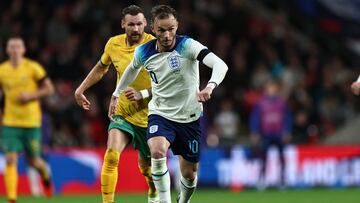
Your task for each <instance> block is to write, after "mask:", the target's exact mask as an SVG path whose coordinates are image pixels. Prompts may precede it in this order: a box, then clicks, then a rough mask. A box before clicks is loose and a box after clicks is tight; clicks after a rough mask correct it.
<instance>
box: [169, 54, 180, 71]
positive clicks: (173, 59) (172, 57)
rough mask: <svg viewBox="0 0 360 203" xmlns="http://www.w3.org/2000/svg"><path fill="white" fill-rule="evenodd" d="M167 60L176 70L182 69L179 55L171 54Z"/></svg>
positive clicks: (171, 67)
mask: <svg viewBox="0 0 360 203" xmlns="http://www.w3.org/2000/svg"><path fill="white" fill-rule="evenodd" d="M167 61H168V64H169V67H170V69H171V70H173V71H174V72H177V71H180V60H179V57H178V56H175V55H170V56H168V58H167Z"/></svg>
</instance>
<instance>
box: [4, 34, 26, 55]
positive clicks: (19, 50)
mask: <svg viewBox="0 0 360 203" xmlns="http://www.w3.org/2000/svg"><path fill="white" fill-rule="evenodd" d="M6 53H7V54H8V55H9V57H10V58H14V59H19V58H21V57H22V56H24V54H25V45H24V41H23V40H22V39H18V38H13V39H10V40H9V41H8V43H7V45H6Z"/></svg>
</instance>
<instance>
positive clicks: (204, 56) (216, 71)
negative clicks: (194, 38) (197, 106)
mask: <svg viewBox="0 0 360 203" xmlns="http://www.w3.org/2000/svg"><path fill="white" fill-rule="evenodd" d="M197 59H198V60H199V61H202V63H203V64H205V65H206V66H207V67H209V68H211V69H212V73H211V78H210V80H209V82H208V84H207V85H206V87H205V88H204V89H203V90H201V91H200V92H199V94H198V100H199V101H200V102H205V101H207V100H209V99H210V97H211V94H212V91H213V90H214V89H215V87H217V86H218V85H219V84H220V83H221V82H222V81H223V79H224V77H225V75H226V72H227V70H228V66H227V65H226V63H225V62H224V61H223V60H221V59H220V58H219V57H218V56H216V55H215V54H214V53H212V52H210V51H209V50H208V49H203V50H201V51H200V53H199V55H198V57H197Z"/></svg>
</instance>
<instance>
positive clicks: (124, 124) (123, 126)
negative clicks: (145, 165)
mask: <svg viewBox="0 0 360 203" xmlns="http://www.w3.org/2000/svg"><path fill="white" fill-rule="evenodd" d="M113 118H114V119H115V120H116V121H115V122H113V121H111V122H110V124H109V129H108V130H109V131H110V130H111V129H113V128H116V129H119V130H121V131H123V132H126V133H127V134H128V135H129V136H130V138H131V142H132V143H133V146H134V148H135V149H137V150H138V152H139V156H140V157H141V158H142V159H150V149H149V146H148V145H147V142H146V130H147V129H146V128H142V127H138V126H136V125H134V124H131V123H130V122H128V121H127V120H125V119H124V118H123V117H121V116H118V115H116V116H114V117H113Z"/></svg>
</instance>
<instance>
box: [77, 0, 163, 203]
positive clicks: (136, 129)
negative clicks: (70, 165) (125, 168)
mask: <svg viewBox="0 0 360 203" xmlns="http://www.w3.org/2000/svg"><path fill="white" fill-rule="evenodd" d="M122 15H123V18H122V21H121V27H122V28H123V29H124V30H125V34H121V35H116V36H114V37H111V38H110V39H109V41H108V42H107V44H106V46H105V51H104V53H103V55H102V56H101V59H100V61H99V62H98V63H97V64H96V65H95V66H94V67H93V69H92V70H91V71H90V73H89V74H88V75H87V77H86V78H85V80H84V81H83V82H82V83H81V85H80V86H79V87H78V88H77V89H76V91H75V99H76V101H77V103H78V105H80V106H81V107H82V108H83V109H85V110H89V109H90V105H91V104H90V102H89V101H88V100H87V98H86V97H85V95H84V92H85V91H86V90H87V89H88V88H90V87H91V86H92V85H94V84H95V83H97V82H98V81H99V80H101V78H102V77H103V76H104V75H105V74H106V73H107V71H108V69H109V65H110V64H111V63H112V64H113V65H114V67H115V68H116V71H117V82H118V81H119V80H120V77H121V75H122V73H123V72H124V70H125V68H126V67H127V65H128V64H129V63H130V61H131V60H132V58H133V55H134V51H135V48H136V47H137V46H138V45H140V44H143V43H145V42H148V41H150V40H152V39H154V37H153V36H152V35H150V34H147V33H144V27H145V26H146V19H145V17H144V12H143V10H142V9H141V8H140V7H138V6H135V5H131V6H128V7H126V8H124V9H123V11H122ZM150 87H151V86H150V77H149V75H148V73H147V72H146V71H145V70H142V71H141V73H140V74H139V76H138V77H137V79H136V80H135V81H134V82H133V83H131V84H130V86H129V87H128V88H127V89H126V91H124V94H122V95H121V96H120V97H119V100H118V104H117V110H116V113H115V116H114V117H111V118H110V119H111V123H110V125H109V129H108V144H107V150H106V152H105V155H104V163H103V167H102V170H101V192H102V199H103V203H110V202H114V193H115V187H116V184H117V178H118V174H117V172H118V163H119V158H120V154H121V152H122V151H123V150H124V148H125V147H126V146H127V145H128V144H130V143H133V145H134V147H135V148H137V149H138V151H139V159H138V164H139V169H140V172H141V173H142V174H143V175H144V176H145V179H146V182H147V184H148V186H149V191H148V203H155V202H158V195H157V192H156V190H155V186H154V183H153V180H152V174H151V159H150V151H149V147H148V145H147V143H146V140H145V136H146V128H147V116H148V107H147V105H148V102H149V98H148V97H149V96H150V91H149V89H150Z"/></svg>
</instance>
